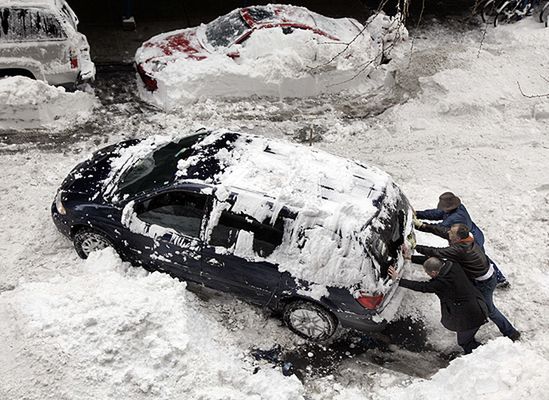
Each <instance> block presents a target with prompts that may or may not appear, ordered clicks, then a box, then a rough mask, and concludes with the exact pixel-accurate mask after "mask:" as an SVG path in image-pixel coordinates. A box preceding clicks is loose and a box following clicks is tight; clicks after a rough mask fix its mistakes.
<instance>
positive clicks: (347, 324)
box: [337, 313, 387, 332]
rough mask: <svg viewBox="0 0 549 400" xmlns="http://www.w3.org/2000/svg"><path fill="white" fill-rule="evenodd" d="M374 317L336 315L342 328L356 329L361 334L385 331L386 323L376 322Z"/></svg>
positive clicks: (348, 314) (352, 314)
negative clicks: (361, 332)
mask: <svg viewBox="0 0 549 400" xmlns="http://www.w3.org/2000/svg"><path fill="white" fill-rule="evenodd" d="M373 316H374V315H359V314H355V313H338V314H337V319H338V320H339V323H340V324H341V326H342V327H343V328H351V329H356V330H357V331H363V332H379V331H382V330H383V329H385V326H386V325H387V321H385V320H382V321H380V322H376V321H374V320H373Z"/></svg>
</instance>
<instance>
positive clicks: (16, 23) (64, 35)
mask: <svg viewBox="0 0 549 400" xmlns="http://www.w3.org/2000/svg"><path fill="white" fill-rule="evenodd" d="M77 25H78V18H77V17H76V14H75V13H74V11H72V9H71V8H70V7H69V5H68V4H67V2H66V1H65V0H0V77H3V76H13V75H23V76H28V77H29V78H33V79H39V80H42V81H45V82H47V83H49V84H51V85H58V86H64V87H65V88H67V89H74V88H75V87H76V85H77V84H79V83H82V82H87V81H91V80H93V79H94V78H95V66H94V64H93V62H92V61H91V58H90V47H89V44H88V41H87V39H86V37H85V36H84V35H83V34H81V33H80V32H78V31H77Z"/></svg>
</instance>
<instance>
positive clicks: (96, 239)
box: [80, 233, 110, 256]
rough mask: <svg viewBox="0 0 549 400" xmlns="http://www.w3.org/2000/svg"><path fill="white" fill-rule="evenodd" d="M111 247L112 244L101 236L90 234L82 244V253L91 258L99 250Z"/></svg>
mask: <svg viewBox="0 0 549 400" xmlns="http://www.w3.org/2000/svg"><path fill="white" fill-rule="evenodd" d="M109 246H110V243H109V242H108V241H107V240H106V239H105V238H104V237H103V236H101V235H97V234H95V233H90V234H88V235H87V236H86V238H85V239H84V240H83V241H82V243H81V244H80V247H81V248H82V251H83V252H84V254H86V256H89V255H90V253H91V252H93V251H97V250H103V249H104V248H107V247H109Z"/></svg>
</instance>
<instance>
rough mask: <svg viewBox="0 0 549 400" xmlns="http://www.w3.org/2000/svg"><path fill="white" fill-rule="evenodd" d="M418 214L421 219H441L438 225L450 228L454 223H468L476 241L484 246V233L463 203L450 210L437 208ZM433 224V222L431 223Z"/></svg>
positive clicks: (418, 212)
mask: <svg viewBox="0 0 549 400" xmlns="http://www.w3.org/2000/svg"><path fill="white" fill-rule="evenodd" d="M416 216H417V217H418V218H419V219H426V220H430V221H440V220H441V222H439V223H438V224H434V225H438V226H443V227H446V228H450V227H451V226H452V225H454V224H463V225H467V228H469V230H470V231H471V234H472V235H473V237H474V238H475V242H477V244H478V245H479V246H480V247H484V234H483V233H482V231H481V230H480V228H479V227H478V226H477V225H476V224H475V223H474V222H473V220H472V219H471V216H470V215H469V213H468V212H467V209H466V208H465V206H464V205H463V204H460V206H459V207H458V208H456V209H455V210H452V211H450V212H446V211H442V210H439V209H437V208H435V209H433V210H424V211H416ZM430 225H433V224H430Z"/></svg>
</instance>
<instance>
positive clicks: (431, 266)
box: [423, 257, 444, 278]
mask: <svg viewBox="0 0 549 400" xmlns="http://www.w3.org/2000/svg"><path fill="white" fill-rule="evenodd" d="M443 265H444V262H443V261H442V260H441V259H440V258H437V257H430V258H428V259H427V260H425V262H424V263H423V269H424V270H425V273H426V274H427V275H429V276H430V277H431V278H436V277H437V276H438V274H439V272H440V269H441V268H442V266H443Z"/></svg>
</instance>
